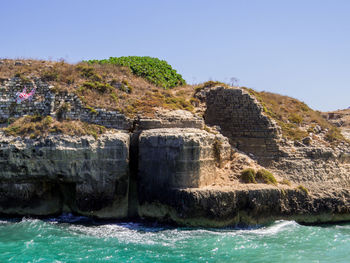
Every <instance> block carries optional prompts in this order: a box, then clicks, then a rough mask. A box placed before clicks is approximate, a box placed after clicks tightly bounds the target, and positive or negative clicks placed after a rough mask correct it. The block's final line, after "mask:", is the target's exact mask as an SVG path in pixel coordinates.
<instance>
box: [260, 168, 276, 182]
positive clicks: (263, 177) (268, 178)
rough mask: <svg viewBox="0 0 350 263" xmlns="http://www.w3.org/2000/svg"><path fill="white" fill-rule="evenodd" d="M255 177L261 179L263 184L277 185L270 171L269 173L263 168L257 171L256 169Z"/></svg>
mask: <svg viewBox="0 0 350 263" xmlns="http://www.w3.org/2000/svg"><path fill="white" fill-rule="evenodd" d="M255 178H256V179H257V180H260V181H262V182H263V183H265V184H273V185H277V180H276V178H275V177H274V176H273V174H272V173H270V172H269V171H267V170H265V169H260V170H259V171H257V173H256V175H255Z"/></svg>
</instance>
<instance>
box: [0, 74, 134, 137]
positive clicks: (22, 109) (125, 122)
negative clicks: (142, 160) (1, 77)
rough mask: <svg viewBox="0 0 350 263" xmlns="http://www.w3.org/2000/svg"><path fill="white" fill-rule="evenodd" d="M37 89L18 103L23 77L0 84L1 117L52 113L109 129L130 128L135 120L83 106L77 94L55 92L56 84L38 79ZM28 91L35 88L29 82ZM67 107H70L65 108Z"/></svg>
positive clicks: (36, 82) (1, 118)
mask: <svg viewBox="0 0 350 263" xmlns="http://www.w3.org/2000/svg"><path fill="white" fill-rule="evenodd" d="M35 84H36V86H37V90H36V93H35V96H34V98H33V100H32V101H24V102H22V103H21V104H17V103H16V102H15V97H16V95H15V94H16V92H22V90H23V83H22V81H21V79H20V78H12V79H9V80H5V81H2V82H1V83H0V120H2V121H3V122H5V121H6V120H7V119H8V118H10V117H14V118H18V117H21V116H23V115H34V114H39V115H43V116H46V115H51V116H54V117H57V115H58V114H61V115H63V116H62V117H63V118H66V119H71V120H81V121H85V122H89V123H94V124H98V125H103V126H106V127H108V128H115V129H120V130H130V129H131V128H132V126H133V124H132V120H130V119H128V118H126V117H125V115H123V114H121V113H119V112H117V111H107V110H104V109H97V108H96V109H93V108H88V107H84V106H83V104H82V102H81V101H80V99H79V98H78V96H76V95H75V94H72V93H55V92H53V87H50V86H49V85H48V84H47V83H45V82H42V81H40V80H39V79H36V80H35ZM26 86H27V92H29V91H30V90H31V89H32V88H33V85H32V84H28V85H26ZM64 107H68V110H63V109H64Z"/></svg>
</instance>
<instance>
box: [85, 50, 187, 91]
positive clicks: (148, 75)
mask: <svg viewBox="0 0 350 263" xmlns="http://www.w3.org/2000/svg"><path fill="white" fill-rule="evenodd" d="M88 63H89V64H95V63H99V64H112V65H119V66H126V67H128V68H130V70H131V72H132V73H133V74H135V75H136V76H140V77H142V78H144V79H146V80H148V81H149V82H150V83H153V84H154V85H156V86H160V87H163V88H173V87H176V86H182V85H185V84H186V82H185V80H184V79H183V78H182V76H181V75H180V74H178V73H177V72H176V70H175V69H173V68H172V67H171V66H170V65H169V64H168V63H167V62H166V61H165V60H160V59H158V58H152V57H138V56H129V57H110V58H109V59H102V60H89V61H88Z"/></svg>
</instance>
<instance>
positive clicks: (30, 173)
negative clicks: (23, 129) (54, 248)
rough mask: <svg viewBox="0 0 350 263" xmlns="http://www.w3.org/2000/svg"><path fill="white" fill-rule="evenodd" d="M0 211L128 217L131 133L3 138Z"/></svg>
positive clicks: (15, 213)
mask: <svg viewBox="0 0 350 263" xmlns="http://www.w3.org/2000/svg"><path fill="white" fill-rule="evenodd" d="M0 171H1V172H0V173H1V177H0V178H1V179H0V189H1V191H0V213H2V214H13V215H27V214H28V215H50V214H59V213H62V212H76V213H79V214H83V215H91V216H96V217H101V218H105V217H107V218H124V217H126V216H127V211H128V182H129V135H128V134H126V133H122V132H117V133H108V134H105V135H102V136H101V137H100V138H99V139H98V140H95V139H94V138H92V137H89V136H83V137H80V138H75V137H69V136H48V137H46V138H43V139H41V140H31V139H25V140H22V139H20V138H13V137H4V136H2V137H1V140H0Z"/></svg>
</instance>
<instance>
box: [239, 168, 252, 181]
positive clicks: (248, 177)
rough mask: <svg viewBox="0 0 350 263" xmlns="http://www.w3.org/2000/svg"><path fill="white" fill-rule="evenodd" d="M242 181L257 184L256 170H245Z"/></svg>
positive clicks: (242, 173)
mask: <svg viewBox="0 0 350 263" xmlns="http://www.w3.org/2000/svg"><path fill="white" fill-rule="evenodd" d="M241 179H242V181H243V182H244V183H246V184H251V183H253V184H256V181H255V170H254V169H253V168H247V169H244V170H243V171H242V172H241Z"/></svg>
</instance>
